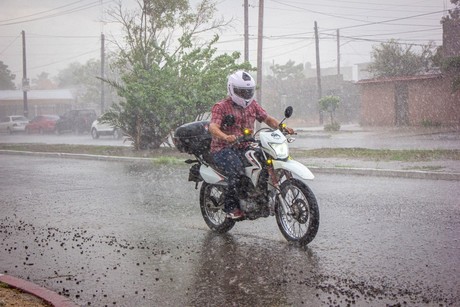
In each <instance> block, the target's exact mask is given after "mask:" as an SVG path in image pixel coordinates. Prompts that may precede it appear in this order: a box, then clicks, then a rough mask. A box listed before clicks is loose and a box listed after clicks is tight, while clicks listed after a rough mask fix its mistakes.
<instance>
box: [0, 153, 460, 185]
mask: <svg viewBox="0 0 460 307" xmlns="http://www.w3.org/2000/svg"><path fill="white" fill-rule="evenodd" d="M0 154H11V155H28V156H38V157H56V158H71V159H82V160H99V161H116V162H151V161H152V160H153V159H152V158H140V157H120V156H104V155H90V154H74V153H58V152H35V151H19V150H5V149H2V150H0ZM308 168H309V169H311V170H312V171H314V172H315V173H323V174H344V175H361V176H374V177H400V178H412V179H430V180H453V181H460V173H447V172H445V173H441V172H427V171H417V170H395V169H376V168H352V167H317V166H308Z"/></svg>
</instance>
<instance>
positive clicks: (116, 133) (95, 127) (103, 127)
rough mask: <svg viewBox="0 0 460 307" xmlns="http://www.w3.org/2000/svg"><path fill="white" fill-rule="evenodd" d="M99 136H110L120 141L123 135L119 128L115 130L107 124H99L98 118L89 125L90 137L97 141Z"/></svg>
mask: <svg viewBox="0 0 460 307" xmlns="http://www.w3.org/2000/svg"><path fill="white" fill-rule="evenodd" d="M101 135H111V136H113V137H114V138H116V139H121V137H122V136H123V133H122V131H121V130H120V129H119V128H115V127H114V126H111V125H109V124H107V123H101V122H100V118H98V119H96V120H95V121H94V122H93V124H92V125H91V136H92V137H93V139H98V138H99V136H101Z"/></svg>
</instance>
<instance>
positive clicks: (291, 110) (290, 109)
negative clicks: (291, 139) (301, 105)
mask: <svg viewBox="0 0 460 307" xmlns="http://www.w3.org/2000/svg"><path fill="white" fill-rule="evenodd" d="M293 111H294V109H293V108H292V107H291V106H289V107H287V108H286V110H284V117H286V118H289V117H291V115H292V112H293Z"/></svg>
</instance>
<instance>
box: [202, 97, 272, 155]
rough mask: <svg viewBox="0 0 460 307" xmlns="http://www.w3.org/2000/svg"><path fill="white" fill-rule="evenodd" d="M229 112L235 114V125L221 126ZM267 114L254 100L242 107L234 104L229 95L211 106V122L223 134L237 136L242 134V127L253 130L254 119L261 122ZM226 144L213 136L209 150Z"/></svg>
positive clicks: (214, 151)
mask: <svg viewBox="0 0 460 307" xmlns="http://www.w3.org/2000/svg"><path fill="white" fill-rule="evenodd" d="M230 114H233V116H235V125H233V126H231V127H223V126H222V122H223V120H224V117H225V115H230ZM267 116H268V114H267V112H266V111H265V110H264V109H263V108H262V107H261V106H260V105H259V104H258V103H257V101H255V100H253V101H252V103H251V104H250V105H249V106H248V107H246V108H242V107H240V106H238V105H236V104H234V103H233V101H232V99H231V98H230V97H227V98H226V99H224V100H221V101H219V102H217V103H216V104H215V105H214V106H213V107H212V110H211V123H215V124H217V125H218V126H219V127H220V129H221V130H222V132H224V133H225V134H229V135H235V136H237V137H238V136H242V135H243V129H245V128H249V129H251V130H253V129H254V123H255V120H256V119H257V120H258V121H259V122H263V121H264V120H265V119H266V118H267ZM228 146H230V144H229V143H227V142H225V141H223V140H220V139H217V138H215V137H213V138H212V141H211V152H212V153H216V152H218V151H220V150H222V149H223V148H225V147H228Z"/></svg>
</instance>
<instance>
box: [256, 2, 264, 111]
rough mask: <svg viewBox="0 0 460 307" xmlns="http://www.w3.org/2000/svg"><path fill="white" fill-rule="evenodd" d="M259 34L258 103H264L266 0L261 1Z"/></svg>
mask: <svg viewBox="0 0 460 307" xmlns="http://www.w3.org/2000/svg"><path fill="white" fill-rule="evenodd" d="M258 27H259V28H258V34H257V102H258V103H259V104H261V101H262V47H263V35H264V0H259V25H258Z"/></svg>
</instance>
